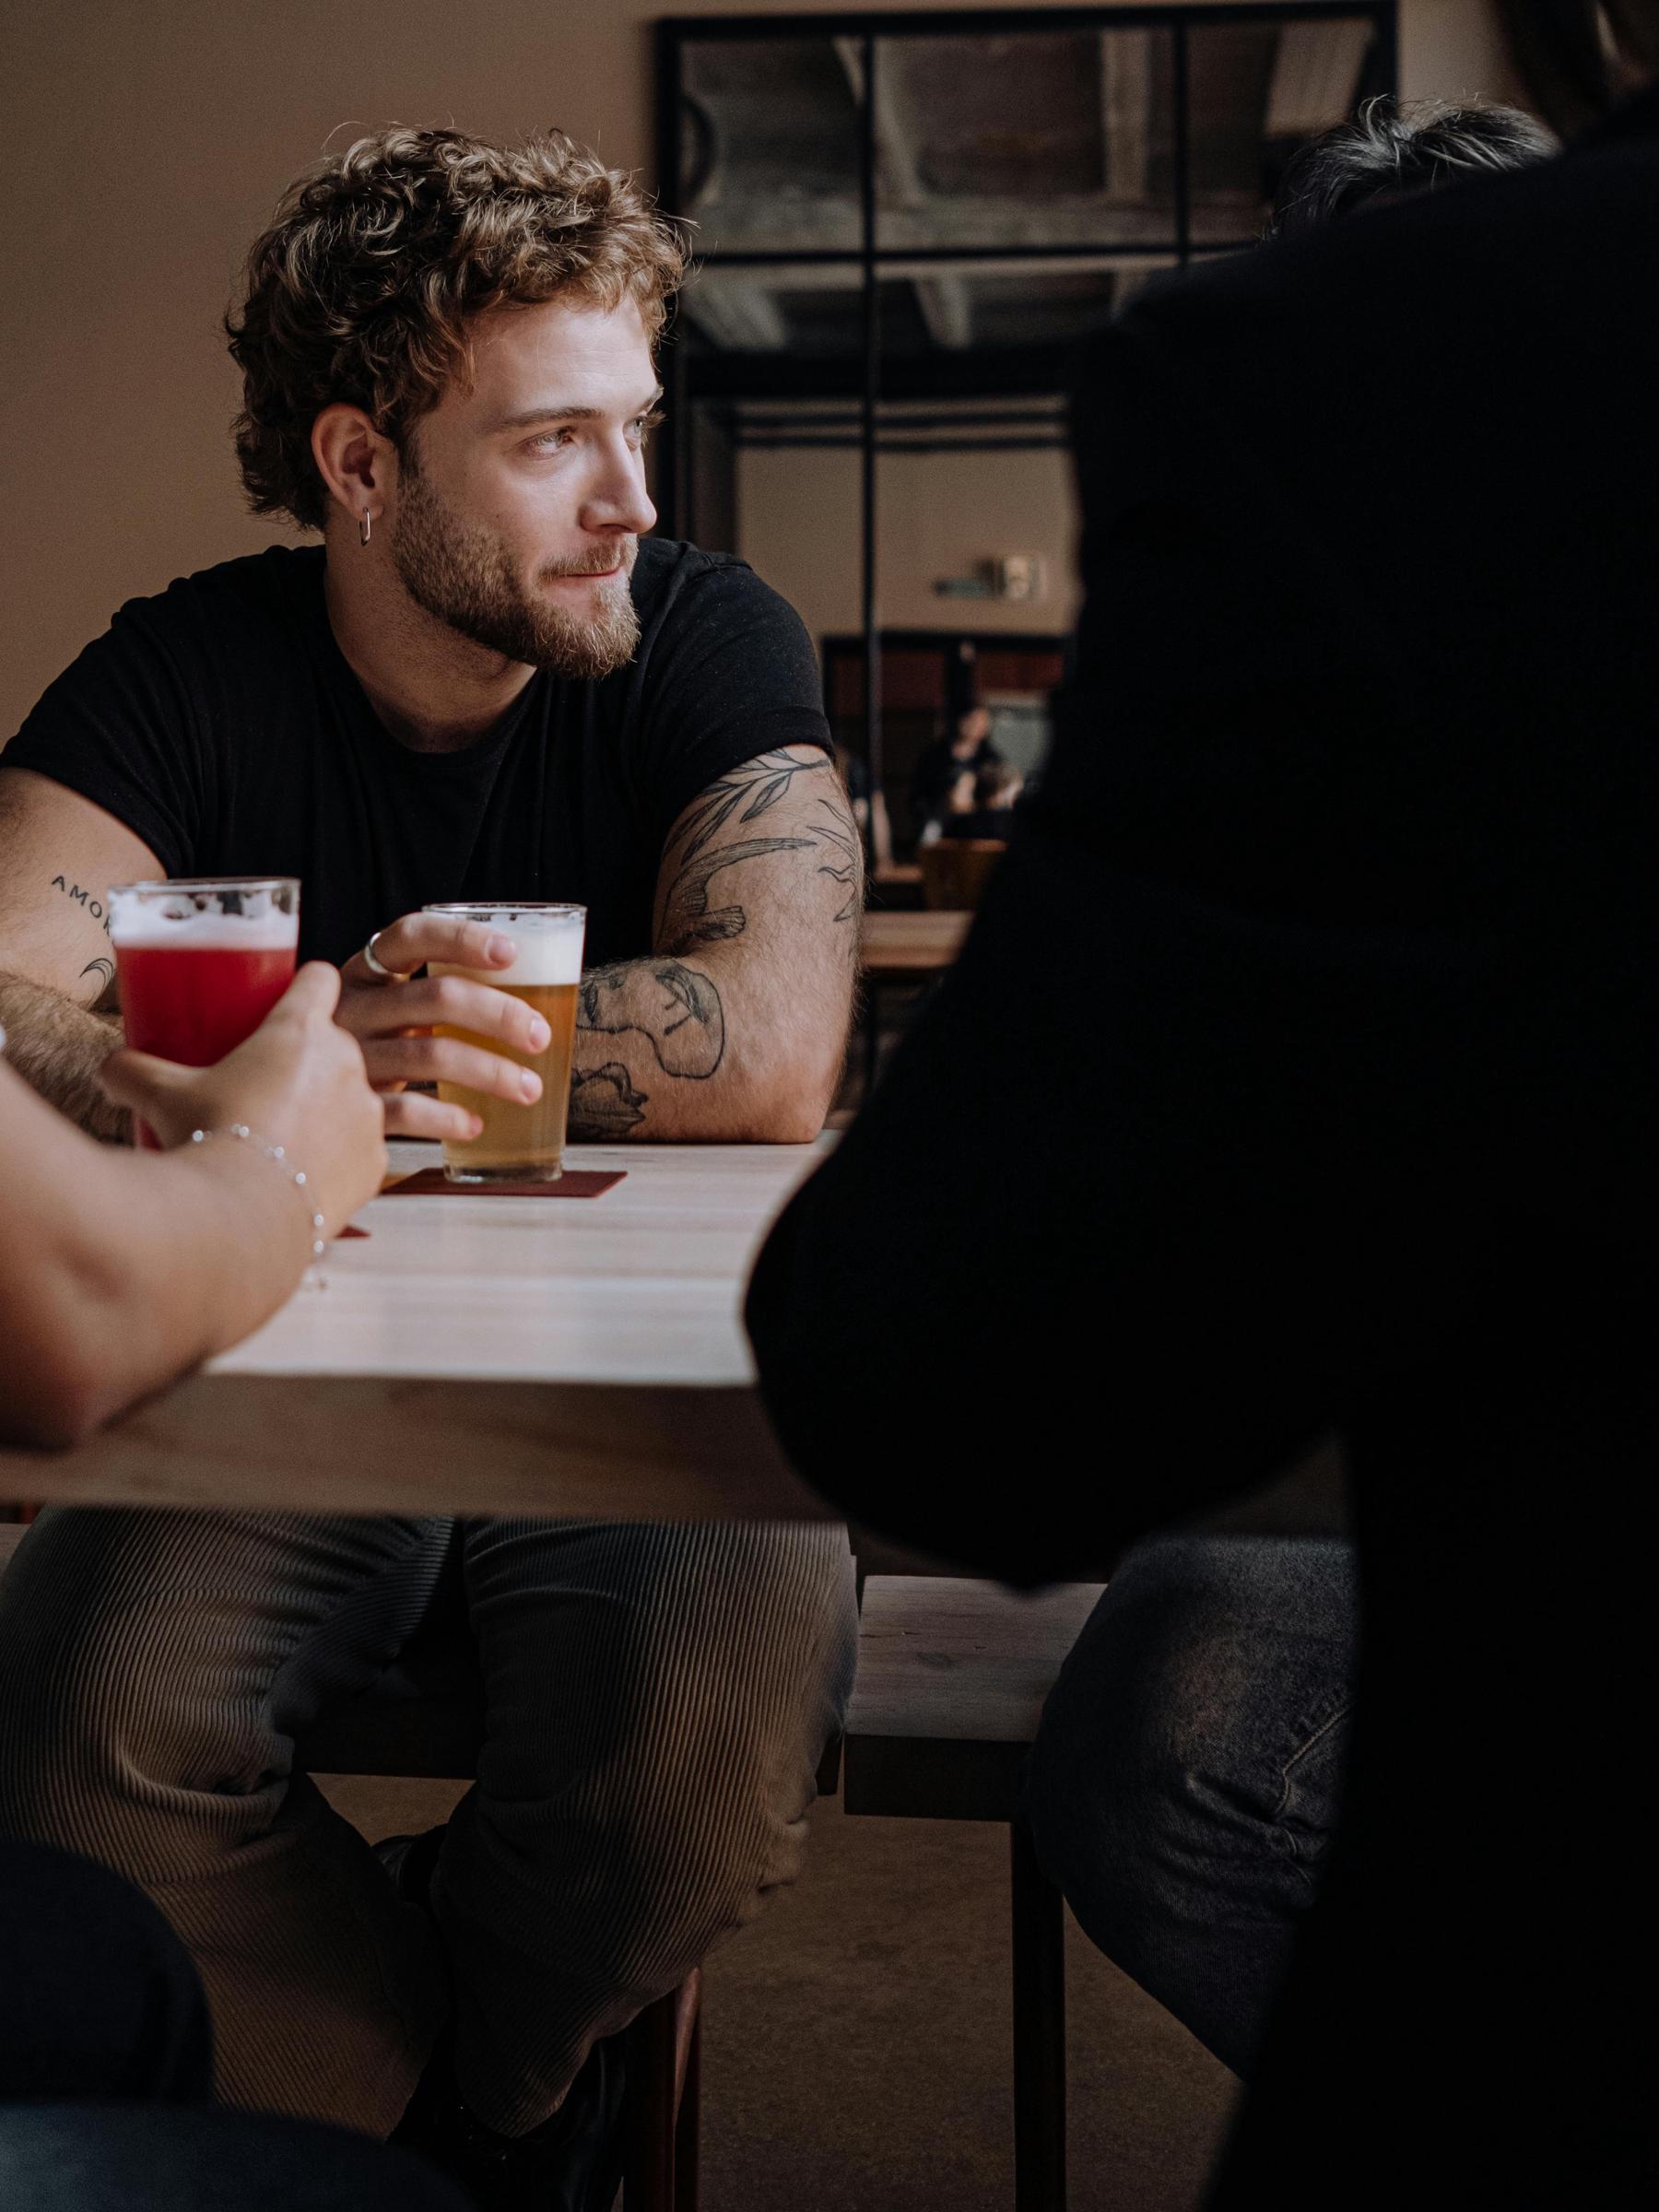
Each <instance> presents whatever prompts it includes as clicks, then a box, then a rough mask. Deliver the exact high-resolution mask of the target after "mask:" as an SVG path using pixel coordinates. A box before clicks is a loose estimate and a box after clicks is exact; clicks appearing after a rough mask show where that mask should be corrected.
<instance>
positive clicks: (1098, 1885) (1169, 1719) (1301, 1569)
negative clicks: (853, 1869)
mask: <svg viewBox="0 0 1659 2212" xmlns="http://www.w3.org/2000/svg"><path fill="white" fill-rule="evenodd" d="M1558 150H1559V147H1558V144H1557V141H1556V139H1555V138H1554V136H1553V135H1552V134H1551V133H1550V132H1548V131H1547V130H1545V129H1544V128H1543V127H1542V126H1541V125H1540V124H1538V123H1536V122H1535V121H1534V119H1533V118H1532V117H1531V116H1530V115H1525V114H1523V113H1521V112H1519V111H1518V110H1516V109H1513V108H1503V107H1491V108H1449V107H1447V106H1445V105H1443V104H1442V103H1441V102H1438V101H1427V100H1425V101H1418V102H1417V103H1415V104H1412V105H1409V106H1406V107H1401V106H1399V105H1397V104H1396V103H1395V102H1394V101H1393V100H1368V101H1367V102H1366V104H1365V106H1364V108H1363V109H1362V110H1361V111H1360V112H1359V115H1358V116H1357V117H1356V118H1355V119H1354V121H1352V122H1351V123H1346V124H1338V125H1337V126H1336V128H1335V130H1331V131H1327V132H1325V133H1324V135H1322V136H1321V137H1319V138H1316V139H1314V140H1313V141H1312V143H1311V144H1310V145H1308V146H1306V147H1302V149H1301V150H1300V152H1299V153H1298V154H1297V155H1296V157H1295V158H1294V159H1292V161H1291V162H1290V163H1289V165H1288V168H1287V170H1286V172H1285V176H1284V179H1283V181H1282V182H1281V184H1280V188H1279V193H1278V197H1277V203H1276V206H1275V208H1274V215H1273V221H1272V224H1271V226H1270V232H1269V234H1270V235H1271V236H1277V237H1290V236H1295V235H1297V234H1300V233H1303V232H1308V231H1311V230H1312V229H1315V228H1316V227H1318V226H1320V225H1322V224H1324V223H1326V222H1328V221H1330V220H1331V219H1332V218H1343V219H1344V220H1345V221H1346V220H1347V218H1353V219H1354V221H1355V222H1356V223H1358V222H1359V219H1360V218H1362V217H1363V216H1364V214H1365V213H1366V211H1367V210H1371V209H1376V208H1378V207H1381V206H1385V205H1386V204H1388V203H1389V202H1390V201H1393V200H1395V199H1398V198H1403V197H1405V196H1406V195H1408V194H1415V193H1419V192H1433V191H1438V190H1440V189H1441V187H1445V186H1451V185H1453V184H1455V183H1456V182H1459V181H1460V180H1462V181H1464V182H1467V181H1469V180H1470V179H1471V178H1477V177H1479V176H1482V175H1491V174H1493V173H1499V172H1502V171H1509V170H1514V169H1522V168H1525V167H1528V166H1530V165H1531V164H1533V163H1535V162H1539V161H1543V160H1546V159H1548V158H1549V157H1550V156H1551V155H1552V154H1553V153H1555V152H1556V151H1558ZM1341 235H1342V236H1343V237H1345V238H1352V237H1354V236H1356V235H1357V232H1355V231H1353V230H1348V229H1345V230H1343V232H1342V233H1341ZM1335 1517H1336V1518H1339V1517H1340V1508H1338V1509H1337V1513H1336V1515H1335ZM1358 1641H1359V1620H1358V1591H1357V1587H1356V1583H1355V1575H1354V1554H1353V1547H1352V1545H1351V1543H1349V1542H1348V1541H1347V1540H1346V1538H1344V1537H1343V1536H1341V1535H1337V1534H1334V1533H1330V1534H1324V1535H1315V1534H1303V1535H1265V1534H1264V1535H1206V1534H1200V1533H1196V1532H1192V1533H1187V1534H1184V1535H1163V1536H1159V1537H1156V1538H1154V1539H1153V1540H1152V1541H1150V1542H1149V1543H1147V1544H1144V1545H1140V1546H1137V1547H1135V1549H1134V1550H1132V1551H1131V1552H1130V1554H1129V1556H1128V1557H1127V1558H1126V1559H1124V1561H1123V1562H1122V1564H1121V1565H1120V1566H1119V1567H1117V1568H1116V1569H1115V1570H1114V1571H1113V1574H1112V1585H1111V1588H1110V1589H1109V1590H1108V1591H1107V1593H1106V1594H1105V1596H1104V1597H1102V1599H1101V1600H1100V1605H1099V1606H1097V1607H1096V1609H1095V1612H1094V1614H1093V1616H1092V1617H1091V1618H1090V1620H1089V1622H1088V1626H1087V1628H1086V1629H1085V1630H1084V1632H1083V1634H1082V1636H1081V1637H1080V1638H1079V1639H1078V1641H1077V1648H1076V1650H1075V1651H1074V1653H1072V1656H1071V1658H1070V1660H1069V1662H1068V1663H1067V1665H1066V1666H1065V1670H1064V1672H1063V1674H1062V1676H1061V1678H1060V1681H1059V1682H1058V1684H1057V1685H1056V1686H1055V1688H1054V1691H1053V1695H1052V1696H1051V1697H1050V1699H1049V1701H1048V1705H1047V1708H1046V1710H1045V1712H1044V1714H1043V1722H1042V1727H1041V1733H1040V1735H1039V1736H1038V1740H1037V1744H1036V1747H1035V1748H1034V1750H1033V1753H1032V1757H1031V1759H1030V1765H1029V1767H1028V1771H1027V1781H1026V1809H1027V1814H1028V1818H1029V1819H1030V1825H1031V1830H1032V1834H1033V1836H1034V1838H1035V1840H1036V1843H1037V1847H1038V1851H1039V1853H1040V1854H1041V1859H1042V1862H1043V1864H1044V1865H1045V1867H1046V1868H1047V1871H1048V1872H1049V1874H1050V1875H1051V1876H1052V1877H1053V1879H1054V1880H1055V1881H1057V1882H1058V1883H1059V1884H1060V1886H1061V1888H1063V1889H1064V1890H1065V1896H1066V1900H1067V1901H1068V1902H1069V1904H1070V1905H1071V1907H1072V1910H1073V1912H1076V1914H1077V1918H1078V1920H1079V1921H1080V1922H1081V1924H1082V1925H1083V1926H1084V1927H1085V1928H1086V1929H1087V1930H1088V1933H1089V1935H1091V1936H1092V1938H1093V1939H1094V1941H1095V1942H1096V1943H1097V1944H1099V1946H1100V1948H1101V1949H1102V1950H1103V1951H1105V1952H1107V1953H1108V1954H1109V1956H1110V1957H1111V1958H1112V1959H1114V1960H1115V1961H1116V1962H1117V1964H1118V1965H1119V1966H1121V1967H1123V1968H1124V1971H1126V1972H1128V1973H1131V1974H1133V1975H1134V1976H1135V1980H1136V1981H1138V1982H1139V1983H1141V1984H1142V1985H1143V1986H1144V1987H1145V1988H1147V1989H1148V1990H1150V1991H1151V1993H1152V1994H1153V1995H1154V1996H1156V1997H1157V1998H1158V1999H1159V2002H1160V2003H1162V2004H1163V2005H1164V2006H1167V2007H1168V2009H1169V2010H1170V2011H1171V2012H1172V2013H1174V2014H1175V2016H1176V2018H1178V2019H1180V2020H1181V2021H1182V2022H1183V2023H1184V2025H1185V2026H1187V2027H1188V2028H1190V2029H1191V2030H1192V2031H1193V2033H1194V2035H1196V2036H1197V2037H1198V2038H1199V2040H1200V2041H1202V2042H1203V2043H1204V2044H1205V2045H1206V2048H1207V2049H1209V2050H1210V2051H1212V2052H1214V2053H1215V2054H1216V2056H1217V2057H1218V2058H1220V2059H1222V2060H1224V2061H1225V2063H1226V2064H1227V2065H1230V2067H1231V2068H1232V2069H1233V2071H1234V2072H1235V2073H1237V2074H1240V2075H1241V2076H1243V2077H1246V2078H1248V2077H1250V2075H1251V2074H1252V2073H1253V2070H1254V2066H1255V2062H1256V2057H1257V2054H1258V2053H1259V2052H1260V2049H1261V2045H1262V2038H1263V2034H1264V2032H1265V2028H1266V2023H1267V2018H1268V2015H1269V2013H1270V2011H1271V2008H1272V2005H1273V2001H1274V1999H1275V1998H1276V1997H1277V1994H1278V1991H1279V1987H1280V1985H1281V1983H1283V1981H1284V1977H1285V1973H1286V1971H1287V1969H1288V1964H1289V1960H1290V1956H1291V1953H1292V1950H1293V1948H1294V1945H1295V1940H1296V1933H1297V1930H1298V1928H1299V1927H1300V1924H1301V1921H1302V1918H1303V1916H1304V1914H1305V1913H1306V1912H1307V1911H1308V1908H1309V1907H1310V1905H1312V1901H1313V1899H1314V1897H1315V1895H1316V1894H1317V1890H1318V1885H1319V1882H1320V1879H1321V1877H1322V1875H1323V1872H1324V1865H1325V1861H1326V1856H1327V1853H1328V1851H1329V1847H1330V1843H1331V1840H1332V1837H1333V1835H1334V1834H1335V1828H1336V1820H1337V1814H1338V1809H1339V1804H1340V1797H1341V1787H1342V1771H1343V1766H1344V1762H1345V1760H1346V1758H1347V1748H1348V1740H1349V1735H1350V1729H1351V1721H1352V1711H1353V1695H1354V1661H1355V1653H1356V1650H1357V1646H1358Z"/></svg>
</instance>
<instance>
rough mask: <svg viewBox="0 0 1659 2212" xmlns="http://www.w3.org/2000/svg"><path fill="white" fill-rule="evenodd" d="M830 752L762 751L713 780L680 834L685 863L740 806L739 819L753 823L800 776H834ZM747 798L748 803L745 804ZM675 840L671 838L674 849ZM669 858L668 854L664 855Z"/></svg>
mask: <svg viewBox="0 0 1659 2212" xmlns="http://www.w3.org/2000/svg"><path fill="white" fill-rule="evenodd" d="M834 772H835V771H834V770H833V769H832V768H831V767H830V761H829V758H828V756H827V755H820V757H819V758H818V759H816V760H792V759H790V757H789V755H788V754H787V753H782V752H774V753H761V754H760V755H759V756H758V758H757V759H753V760H746V761H745V762H744V763H743V765H742V767H741V768H735V769H734V770H733V771H732V772H731V774H730V775H729V776H722V777H721V779H720V781H719V782H717V783H711V784H710V786H709V788H708V790H707V791H705V792H704V793H703V794H702V797H701V798H700V800H699V801H698V802H697V805H696V806H693V807H692V808H691V809H690V810H689V812H688V814H687V816H686V818H685V820H684V821H683V822H682V823H681V824H680V826H679V830H678V831H677V836H679V837H683V838H684V839H685V841H686V849H685V851H684V852H683V853H681V855H680V859H681V861H682V863H683V862H685V861H690V860H695V859H696V858H697V856H698V854H699V853H700V852H701V851H702V849H703V847H704V846H705V845H706V844H707V843H708V841H709V840H710V839H711V838H712V837H714V836H716V835H718V833H719V832H720V831H721V830H724V828H725V826H726V824H727V823H728V822H729V821H730V820H731V818H732V817H733V815H734V814H737V809H738V807H739V806H743V802H744V801H745V799H747V801H748V805H747V806H743V812H742V813H741V814H738V815H737V819H738V821H739V822H752V821H756V820H758V819H759V817H760V816H761V815H763V814H765V813H766V812H767V810H768V808H769V807H772V806H776V805H777V803H778V801H779V800H780V799H781V798H782V796H783V794H784V793H785V792H786V791H787V790H788V789H789V788H790V786H791V785H792V784H793V783H794V780H795V778H796V777H797V776H818V775H833V774H834ZM673 843H674V840H673V839H670V841H669V844H670V848H672V845H673ZM664 857H665V858H666V857H667V855H666V853H665V855H664Z"/></svg>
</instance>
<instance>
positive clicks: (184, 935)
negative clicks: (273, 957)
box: [110, 883, 300, 952]
mask: <svg viewBox="0 0 1659 2212" xmlns="http://www.w3.org/2000/svg"><path fill="white" fill-rule="evenodd" d="M238 897H239V901H240V906H241V911H240V912H236V913H227V912H224V911H223V910H222V909H221V908H220V907H219V906H218V905H217V904H215V903H212V900H213V894H211V893H209V892H206V891H193V890H191V889H189V888H184V887H182V886H176V885H168V884H147V883H146V884H125V885H121V886H118V887H117V888H114V889H112V891H111V893H110V935H111V936H112V938H113V939H114V941H115V945H116V947H117V949H120V948H121V947H126V948H127V949H128V950H129V951H143V952H148V951H157V950H162V949H166V950H169V951H175V952H176V951H192V952H288V951H291V950H292V949H293V948H294V947H296V946H298V944H299V942H300V912H299V904H298V900H297V899H296V900H294V902H293V904H292V907H291V910H290V911H289V912H284V911H283V908H282V906H281V904H279V903H278V901H277V899H276V898H274V897H273V895H272V893H271V891H270V890H269V889H253V888H249V889H247V890H244V891H241V892H239V894H238Z"/></svg>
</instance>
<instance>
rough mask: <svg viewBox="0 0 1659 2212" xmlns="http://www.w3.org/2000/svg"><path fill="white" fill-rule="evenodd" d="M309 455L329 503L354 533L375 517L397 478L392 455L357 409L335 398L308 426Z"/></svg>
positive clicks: (362, 532)
mask: <svg viewBox="0 0 1659 2212" xmlns="http://www.w3.org/2000/svg"><path fill="white" fill-rule="evenodd" d="M311 446H312V460H313V461H314V462H315V463H316V465H317V474H318V475H319V476H320V477H322V479H323V482H324V486H325V487H326V488H327V492H328V496H329V499H330V500H331V502H332V503H333V505H334V506H335V508H336V509H337V510H338V511H339V512H341V513H342V514H343V515H345V517H346V518H347V521H349V522H350V523H352V524H354V525H355V526H356V528H357V530H358V532H359V535H366V525H368V524H373V523H376V522H378V521H379V520H380V517H381V514H382V512H383V511H384V508H385V506H386V502H387V500H388V499H389V498H390V497H391V494H392V491H393V488H394V486H395V484H396V481H397V453H396V449H395V448H394V445H393V443H392V441H391V440H390V439H389V438H383V437H382V435H381V433H380V432H379V430H377V429H375V427H374V425H373V423H372V422H371V421H370V419H369V418H368V416H367V415H365V414H364V412H363V410H362V408H361V407H354V406H348V405H347V403H346V402H345V401H344V400H336V401H335V404H334V406H330V407H324V410H323V412H322V413H321V415H319V416H318V418H317V419H316V421H315V422H313V423H312V434H311Z"/></svg>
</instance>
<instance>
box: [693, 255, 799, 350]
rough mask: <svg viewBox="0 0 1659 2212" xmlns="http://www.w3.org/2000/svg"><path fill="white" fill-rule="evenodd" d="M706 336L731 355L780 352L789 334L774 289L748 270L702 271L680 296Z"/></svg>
mask: <svg viewBox="0 0 1659 2212" xmlns="http://www.w3.org/2000/svg"><path fill="white" fill-rule="evenodd" d="M680 300H681V302H682V304H683V305H684V308H685V311H686V312H687V313H688V315H689V316H690V318H691V320H692V321H693V322H694V323H695V324H697V326H698V328H699V329H700V331H701V332H702V334H703V335H704V336H705V337H707V338H709V339H711V340H712V342H713V343H714V344H715V345H716V346H719V347H722V348H723V349H724V351H726V352H728V353H781V352H782V349H783V345H784V341H785V339H786V337H787V336H788V333H787V331H786V330H785V328H784V324H783V311H782V308H781V307H780V306H779V305H778V302H777V300H776V298H775V297H774V295H773V292H772V290H771V287H770V285H768V284H767V282H766V281H765V280H764V279H763V278H761V277H759V275H758V274H757V273H756V272H754V271H752V270H749V269H700V270H698V271H697V272H696V274H695V275H694V276H693V277H691V279H690V281H689V282H688V284H687V285H686V287H685V288H684V290H683V291H682V292H681V293H680Z"/></svg>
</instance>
